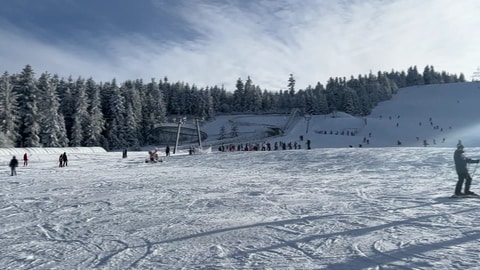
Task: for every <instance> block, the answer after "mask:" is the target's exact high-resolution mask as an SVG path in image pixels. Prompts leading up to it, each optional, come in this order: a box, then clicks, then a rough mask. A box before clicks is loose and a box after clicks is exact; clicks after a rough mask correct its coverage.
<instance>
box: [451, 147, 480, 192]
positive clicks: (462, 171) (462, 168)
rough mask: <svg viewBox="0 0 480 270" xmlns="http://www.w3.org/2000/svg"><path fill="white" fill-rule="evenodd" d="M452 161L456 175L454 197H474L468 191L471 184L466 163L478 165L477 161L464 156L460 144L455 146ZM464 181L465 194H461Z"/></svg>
mask: <svg viewBox="0 0 480 270" xmlns="http://www.w3.org/2000/svg"><path fill="white" fill-rule="evenodd" d="M453 160H454V161H455V170H456V171H457V174H458V182H457V185H456V187H455V195H474V194H475V193H474V192H471V191H470V185H471V184H472V177H471V176H470V173H468V168H467V164H468V163H479V161H480V160H478V159H471V158H468V157H466V156H465V154H464V151H463V145H462V142H461V141H459V142H458V144H457V150H455V153H454V154H453ZM464 181H465V193H462V186H463V182H464Z"/></svg>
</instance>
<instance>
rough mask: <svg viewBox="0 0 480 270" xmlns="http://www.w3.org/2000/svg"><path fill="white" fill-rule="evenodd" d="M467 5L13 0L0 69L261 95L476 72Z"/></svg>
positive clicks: (3, 20)
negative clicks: (378, 77)
mask: <svg viewBox="0 0 480 270" xmlns="http://www.w3.org/2000/svg"><path fill="white" fill-rule="evenodd" d="M479 12H480V1H477V0H462V1H454V0H423V1H417V0H390V1H384V0H339V1H335V0H330V1H323V0H305V1H295V0H224V1H222V0H178V1H175V0H135V1H133V0H132V1H126V0H42V1H37V0H16V1H3V2H2V6H1V9H0V36H1V37H2V38H1V40H0V71H2V72H3V71H8V72H9V73H18V72H20V71H21V69H22V68H23V67H24V66H25V65H26V64H30V65H32V66H33V68H34V70H35V72H36V73H37V74H40V73H42V72H45V71H48V72H50V73H52V74H58V75H60V76H62V77H67V76H69V75H71V76H73V77H74V78H76V77H78V76H82V77H92V78H94V79H95V80H96V81H110V80H112V79H113V78H116V79H117V80H118V81H123V80H127V79H137V78H142V79H144V80H150V79H151V78H156V79H162V78H163V77H165V76H167V77H168V78H169V80H170V81H184V82H188V83H190V84H196V85H197V86H200V87H203V86H207V85H210V86H213V85H219V86H220V85H224V86H225V87H226V88H227V90H233V89H234V86H235V82H236V80H237V79H238V78H242V79H244V80H245V79H246V78H247V76H250V77H251V78H252V80H253V82H254V83H255V84H257V85H259V86H260V87H262V89H263V88H266V89H268V90H273V91H275V90H279V89H285V88H286V85H287V80H288V77H289V74H293V75H294V76H295V78H296V80H297V88H304V87H306V86H308V85H315V84H316V83H317V82H320V83H322V84H325V83H326V81H327V80H328V78H330V77H338V76H347V77H350V76H351V75H354V76H357V75H358V74H367V73H369V72H370V71H373V72H377V71H379V70H381V71H390V70H392V69H394V70H406V69H407V68H408V67H410V66H413V65H417V66H418V67H419V68H420V69H422V70H423V68H424V67H425V66H426V65H433V66H434V67H435V68H436V70H438V71H440V70H446V71H447V72H450V73H457V74H458V73H461V72H462V73H464V74H465V76H466V77H467V79H470V77H471V75H472V74H473V72H474V71H475V70H476V69H477V67H478V66H480V50H479V49H478V44H480V35H477V34H476V32H477V31H478V29H480V16H478V15H477V14H478V13H479Z"/></svg>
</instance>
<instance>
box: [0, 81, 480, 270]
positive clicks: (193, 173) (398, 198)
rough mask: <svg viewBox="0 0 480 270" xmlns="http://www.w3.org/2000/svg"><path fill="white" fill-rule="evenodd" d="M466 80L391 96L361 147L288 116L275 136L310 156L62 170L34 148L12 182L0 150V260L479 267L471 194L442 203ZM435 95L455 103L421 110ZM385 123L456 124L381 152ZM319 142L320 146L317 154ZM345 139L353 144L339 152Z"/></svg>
mask: <svg viewBox="0 0 480 270" xmlns="http://www.w3.org/2000/svg"><path fill="white" fill-rule="evenodd" d="M477 85H478V84H475V83H471V84H465V85H453V86H455V87H454V88H451V90H450V91H448V90H442V91H444V93H445V95H447V94H450V95H451V97H445V98H440V97H438V98H436V99H435V96H432V92H431V91H429V89H428V88H429V87H425V89H420V90H425V91H422V92H421V93H425V96H422V95H417V96H414V97H412V96H411V95H413V93H412V92H409V91H410V90H408V89H406V90H407V91H405V92H402V91H401V92H400V93H399V94H398V95H397V96H395V98H394V99H393V100H392V101H391V102H386V103H382V104H380V106H379V107H378V108H377V109H376V110H375V111H374V112H373V113H372V115H371V116H370V117H369V118H368V119H367V126H368V127H369V128H368V129H367V128H365V129H363V130H362V131H361V132H365V133H362V135H360V137H358V138H361V136H363V135H365V134H368V132H372V137H371V140H372V141H371V147H367V146H365V147H362V148H360V147H357V146H356V143H357V142H356V141H355V142H353V141H352V142H349V141H345V136H343V137H342V136H335V135H332V136H330V135H320V134H318V133H315V132H313V131H312V134H310V133H308V134H305V133H303V132H304V131H305V129H304V128H305V127H306V126H305V124H306V123H302V120H299V121H298V123H297V125H296V126H295V127H292V128H291V129H290V131H289V133H288V134H286V135H285V136H284V137H279V138H275V140H284V141H288V140H289V139H290V138H291V139H294V138H298V137H299V136H300V135H305V136H310V135H311V136H318V137H311V139H312V144H313V146H315V147H314V149H312V150H305V148H303V149H301V150H286V151H264V152H262V151H259V152H218V151H213V152H212V153H209V154H203V155H187V154H186V153H185V152H179V153H178V154H176V155H174V156H171V157H169V158H167V159H166V160H165V161H164V162H161V163H155V164H150V163H145V162H144V159H145V158H146V157H147V152H146V151H145V152H129V153H128V157H127V158H125V159H123V158H122V157H121V156H122V154H121V153H120V152H98V153H88V152H81V151H80V152H78V153H75V152H71V153H70V152H67V154H69V165H68V167H62V168H59V167H58V164H57V158H58V155H57V154H56V153H55V154H54V153H48V152H45V153H41V152H36V153H34V154H32V155H31V157H30V162H29V165H28V166H27V167H22V165H20V167H19V168H18V169H17V173H18V175H17V176H14V177H12V176H10V175H9V168H8V166H7V164H8V161H9V160H10V158H11V156H10V154H7V153H5V152H0V153H3V154H0V160H1V164H2V166H1V167H0V175H1V176H0V187H1V188H0V216H1V217H2V220H1V226H0V254H1V256H0V265H1V266H2V269H462V270H463V269H478V259H479V258H478V254H479V252H480V232H479V230H478V228H479V227H480V218H479V217H480V208H479V207H478V206H479V204H480V199H476V198H466V199H452V198H450V195H452V194H453V190H454V187H455V183H456V174H455V171H454V165H453V151H454V149H455V144H456V142H457V140H459V139H461V140H463V143H464V145H465V150H466V154H467V155H468V156H470V157H472V158H480V144H479V143H478V140H477V138H476V137H475V136H473V134H474V133H475V130H476V125H477V119H476V118H477V117H476V114H475V110H476V107H470V106H461V107H460V106H459V108H465V109H458V110H454V109H450V108H453V107H451V106H454V104H456V100H457V99H458V97H459V96H462V99H461V100H460V102H461V103H465V104H468V102H470V103H471V104H473V103H474V101H475V98H477V96H476V94H477V92H478V91H480V90H479V89H478V88H477V90H475V89H476V88H475V87H477ZM442 87H443V86H442ZM462 87H466V88H469V89H470V90H462V89H463V88H462ZM459 91H462V92H461V95H460V94H459V93H460V92H459ZM418 93H420V92H418ZM415 94H416V93H415ZM427 94H428V95H427ZM469 95H471V96H469ZM403 97H405V98H403ZM427 97H428V98H429V99H431V100H432V101H431V103H427V102H426V101H425V102H418V104H420V105H422V104H423V105H425V106H419V105H415V104H413V105H412V106H410V107H408V108H406V109H405V110H404V111H401V109H402V108H403V107H402V106H398V105H396V104H397V102H406V101H407V100H411V101H412V102H414V101H415V100H418V99H423V100H426V98H427ZM435 100H436V101H437V102H439V103H440V102H441V101H442V102H443V101H449V102H450V101H453V103H449V104H445V105H444V106H442V105H441V104H439V105H438V106H433V105H432V103H434V102H435ZM476 100H478V99H476ZM421 107H423V108H424V110H420V109H418V108H421ZM446 108H449V109H446ZM467 108H468V110H467ZM462 110H464V111H462ZM397 114H400V115H401V117H400V119H401V125H402V126H403V125H406V124H407V123H409V122H410V121H407V119H411V122H412V123H413V124H412V125H415V126H416V125H417V124H418V122H417V121H418V119H420V118H421V119H425V118H427V121H428V118H429V117H432V118H433V119H434V121H435V123H438V125H441V126H446V125H449V124H451V123H452V122H450V120H452V121H454V123H455V125H454V126H453V127H452V130H451V131H449V130H447V132H446V133H445V134H447V135H446V137H447V140H446V141H445V142H444V143H443V144H439V145H435V147H432V146H434V145H429V146H428V147H423V146H421V145H412V146H408V147H398V146H396V145H394V146H390V145H388V146H382V145H383V144H387V143H390V141H396V139H397V138H396V137H395V138H391V137H381V134H392V132H393V131H392V132H389V131H388V130H389V128H391V129H393V130H395V128H396V126H395V123H394V122H393V121H394V120H393V119H392V120H390V119H389V118H388V116H390V115H391V116H392V118H393V117H395V116H396V115H397ZM380 115H383V116H382V119H380ZM455 115H457V118H455V117H454V116H455ZM320 119H324V121H323V122H322V121H318V123H320V122H322V123H323V124H322V125H321V126H320V125H316V124H315V123H317V122H315V121H314V122H311V123H310V125H311V126H310V130H316V129H319V130H320V129H337V128H339V127H341V126H344V125H347V124H345V123H343V122H348V121H350V120H351V121H354V123H357V122H360V124H362V123H364V122H363V121H364V120H363V119H355V118H354V117H350V116H346V115H344V116H342V118H340V117H336V118H331V117H324V116H323V118H321V116H319V119H318V120H320ZM332 119H333V120H332ZM335 119H336V120H338V121H335ZM312 120H313V119H312ZM359 120H360V121H359ZM404 121H405V122H404ZM256 122H258V121H256ZM325 123H329V124H330V126H325ZM302 125H304V126H302ZM348 125H351V123H348ZM422 126H423V125H422ZM427 126H428V125H427ZM402 130H403V131H402V132H400V131H398V132H396V133H395V135H397V136H404V135H405V136H407V135H408V134H410V131H411V134H420V135H419V136H424V137H425V138H426V137H427V136H430V135H429V134H437V132H440V131H439V130H434V129H430V128H425V129H422V128H418V130H413V127H412V128H411V129H402ZM419 130H420V131H421V132H419ZM387 131H388V132H387ZM442 136H443V134H442ZM320 138H321V139H320ZM352 138H353V139H358V138H357V136H353V137H352ZM422 138H423V137H422ZM428 138H429V140H431V137H428ZM411 142H412V144H416V139H415V138H414V139H411ZM326 143H328V144H329V147H325V148H323V147H320V146H322V145H323V144H326ZM350 143H352V144H353V143H355V147H348V146H346V145H348V144H350ZM407 144H408V140H405V145H407ZM405 145H404V146H405ZM70 150H71V149H70ZM20 152H21V151H20ZM8 153H10V152H8ZM470 171H471V173H472V175H473V179H474V180H473V184H472V190H473V191H475V192H478V193H480V187H479V185H480V183H479V182H478V174H479V172H478V170H477V164H473V165H470Z"/></svg>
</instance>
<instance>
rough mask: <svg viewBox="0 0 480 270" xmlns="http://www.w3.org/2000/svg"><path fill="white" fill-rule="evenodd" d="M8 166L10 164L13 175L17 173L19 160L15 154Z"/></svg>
mask: <svg viewBox="0 0 480 270" xmlns="http://www.w3.org/2000/svg"><path fill="white" fill-rule="evenodd" d="M8 166H10V169H11V172H12V176H14V175H17V167H18V160H17V158H16V157H15V156H13V158H12V159H11V160H10V164H8Z"/></svg>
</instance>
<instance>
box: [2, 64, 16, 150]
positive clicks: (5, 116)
mask: <svg viewBox="0 0 480 270" xmlns="http://www.w3.org/2000/svg"><path fill="white" fill-rule="evenodd" d="M17 97H18V95H16V94H15V92H14V91H13V84H12V83H11V78H10V76H9V74H8V72H5V73H4V74H3V75H2V77H1V78H0V102H1V103H0V135H1V137H2V139H1V142H0V146H2V147H13V146H14V142H15V141H16V138H18V132H17V115H16V114H15V112H16V111H18V109H17V107H18V103H17Z"/></svg>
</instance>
